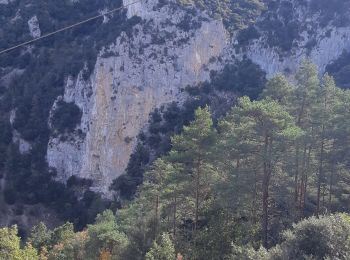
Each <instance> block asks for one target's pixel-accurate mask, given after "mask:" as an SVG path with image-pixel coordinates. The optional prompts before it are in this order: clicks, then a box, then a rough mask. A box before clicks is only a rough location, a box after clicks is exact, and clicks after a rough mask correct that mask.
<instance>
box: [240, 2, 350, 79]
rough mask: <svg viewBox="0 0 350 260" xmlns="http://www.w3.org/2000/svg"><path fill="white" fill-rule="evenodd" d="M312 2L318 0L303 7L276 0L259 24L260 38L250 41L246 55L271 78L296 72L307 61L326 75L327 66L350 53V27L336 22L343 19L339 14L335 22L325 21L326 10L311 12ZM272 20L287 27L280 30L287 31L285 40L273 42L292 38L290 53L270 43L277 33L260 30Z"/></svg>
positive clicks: (302, 5)
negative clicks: (343, 54)
mask: <svg viewBox="0 0 350 260" xmlns="http://www.w3.org/2000/svg"><path fill="white" fill-rule="evenodd" d="M313 1H314V2H315V1H316V0H310V1H308V2H307V3H304V4H302V3H300V2H299V1H296V0H288V1H282V0H280V1H276V3H275V4H276V5H279V7H278V8H276V9H274V10H272V11H268V12H267V13H265V14H264V15H263V16H262V17H261V18H260V21H258V23H257V28H258V31H259V33H260V37H259V38H258V39H255V40H253V41H251V42H250V44H249V46H248V48H247V50H246V51H245V52H244V55H246V56H247V57H248V58H250V59H251V60H252V61H253V62H255V63H256V64H258V65H260V66H261V68H262V69H263V70H265V71H266V72H267V75H268V76H269V77H271V76H273V75H274V74H276V73H278V72H281V73H286V74H288V73H294V72H295V71H296V70H297V68H298V66H299V65H300V63H301V62H302V60H303V59H305V58H309V59H311V60H312V61H313V62H314V63H315V64H317V65H318V67H319V69H320V72H321V73H323V72H324V71H325V68H326V66H327V65H328V64H329V63H331V62H332V61H334V60H336V59H337V58H338V57H339V56H340V55H341V54H342V52H343V51H349V50H350V25H349V24H346V23H344V24H340V23H339V22H336V21H335V20H336V19H341V18H340V17H337V14H335V17H334V20H332V19H330V18H329V17H326V18H328V19H326V22H325V21H324V20H325V17H323V16H322V15H323V12H327V10H316V11H315V10H312V2H313ZM277 3H278V4H277ZM286 12H287V13H286ZM283 16H284V17H283ZM271 17H277V18H274V19H276V20H277V22H278V21H279V22H280V26H281V27H283V26H285V28H283V29H280V30H282V31H283V30H285V31H284V32H283V33H285V34H284V35H283V37H282V38H275V39H274V40H272V42H273V41H275V42H277V43H278V42H283V41H285V39H284V37H291V36H290V35H293V36H292V37H291V46H292V47H291V49H290V50H288V51H286V50H281V48H280V47H279V46H274V45H273V44H271V39H269V37H271V34H272V35H273V34H276V31H269V28H270V27H267V30H266V28H265V30H264V29H262V30H261V28H259V24H262V23H264V22H266V23H271V21H273V20H271V19H272V18H271ZM330 17H332V16H330ZM274 22H275V23H276V21H274ZM288 26H290V28H289V27H288ZM261 27H264V26H261ZM270 29H271V28H270ZM271 30H272V29H271ZM274 30H275V29H274ZM277 30H278V29H277ZM295 31H297V33H296V32H295Z"/></svg>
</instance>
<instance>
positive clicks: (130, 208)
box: [0, 61, 350, 260]
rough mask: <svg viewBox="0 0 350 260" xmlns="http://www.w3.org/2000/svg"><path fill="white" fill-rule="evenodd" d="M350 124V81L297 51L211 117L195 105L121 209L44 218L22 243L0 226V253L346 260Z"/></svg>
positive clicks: (53, 256) (208, 111)
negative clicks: (286, 68)
mask: <svg viewBox="0 0 350 260" xmlns="http://www.w3.org/2000/svg"><path fill="white" fill-rule="evenodd" d="M349 126H350V91H349V90H343V89H340V88H338V87H336V84H335V82H334V80H333V78H332V77H331V76H329V75H327V74H326V75H324V76H323V77H322V79H321V80H320V79H319V75H318V70H317V67H316V66H315V65H313V64H312V63H311V62H310V61H304V62H303V64H302V65H301V67H300V70H299V71H298V72H297V74H296V75H295V77H294V79H293V81H288V80H287V79H286V78H285V77H284V76H282V75H277V76H275V77H274V78H272V79H270V80H269V81H268V82H267V84H266V86H265V88H264V90H263V92H262V94H261V95H260V96H259V97H258V98H257V99H256V100H251V99H250V98H249V97H246V96H244V97H241V98H238V99H237V101H236V105H235V106H234V107H232V109H231V110H230V111H229V112H228V113H227V114H226V115H224V116H223V117H221V118H220V119H219V120H218V121H217V122H215V123H214V122H213V119H212V115H211V109H210V107H208V106H203V107H199V108H198V109H197V110H196V112H195V117H194V120H193V121H192V122H191V123H190V124H189V125H188V126H185V127H184V128H183V130H182V131H181V132H180V133H179V134H176V135H174V136H173V137H172V138H171V150H170V152H168V153H167V154H166V155H164V156H163V157H162V158H159V159H157V160H156V161H155V162H154V163H153V164H152V165H151V167H149V169H148V170H147V171H146V173H145V176H144V181H143V184H142V185H141V186H139V188H138V191H137V194H136V197H135V199H134V200H133V201H130V202H128V203H125V205H123V208H122V209H120V210H118V211H117V212H116V213H113V212H112V211H111V210H107V211H105V212H103V213H101V214H99V215H98V216H97V218H96V220H95V222H94V224H91V225H88V226H87V227H86V228H85V229H84V230H83V231H80V232H75V231H74V228H73V225H72V224H71V223H66V224H64V225H62V226H60V227H57V228H56V229H54V230H49V229H48V228H47V227H46V226H45V225H44V224H39V225H38V226H35V227H34V228H33V229H32V232H31V234H30V235H29V238H28V239H27V241H26V245H25V246H23V245H21V243H20V238H19V237H18V235H17V227H16V226H13V227H8V228H3V229H0V233H1V236H0V248H1V249H2V250H0V258H1V259H148V260H151V259H153V260H155V259H169V260H170V259H229V260H231V259H232V260H233V259H266V260H270V259H281V260H282V259H349V257H350V250H349V248H350V216H349V215H348V214H346V212H349V210H350V208H349V207H350V196H349V194H350V183H349V178H350V171H349V163H350V162H349V159H348V158H349V156H348V155H349V148H348V147H349V142H350V128H349ZM340 212H341V213H340ZM343 212H345V213H343Z"/></svg>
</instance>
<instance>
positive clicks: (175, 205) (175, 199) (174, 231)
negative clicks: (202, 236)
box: [173, 194, 177, 239]
mask: <svg viewBox="0 0 350 260" xmlns="http://www.w3.org/2000/svg"><path fill="white" fill-rule="evenodd" d="M176 208H177V198H176V194H175V197H174V215H173V235H174V239H175V236H176Z"/></svg>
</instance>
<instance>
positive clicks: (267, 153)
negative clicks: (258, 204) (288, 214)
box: [262, 135, 272, 248]
mask: <svg viewBox="0 0 350 260" xmlns="http://www.w3.org/2000/svg"><path fill="white" fill-rule="evenodd" d="M271 143H272V140H269V136H268V135H266V136H265V143H264V176H263V196H262V204H263V219H262V222H263V223H262V229H263V246H264V247H265V248H267V247H268V221H269V220H268V218H269V216H268V207H269V183H270V175H271Z"/></svg>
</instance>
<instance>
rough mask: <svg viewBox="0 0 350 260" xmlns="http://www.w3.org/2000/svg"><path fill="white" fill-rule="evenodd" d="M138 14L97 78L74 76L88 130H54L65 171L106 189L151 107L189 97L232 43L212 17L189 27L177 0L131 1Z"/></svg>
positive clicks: (57, 158) (73, 96) (54, 163)
mask: <svg viewBox="0 0 350 260" xmlns="http://www.w3.org/2000/svg"><path fill="white" fill-rule="evenodd" d="M140 10H142V13H140ZM154 10H155V11H154ZM134 14H137V15H140V16H141V17H142V16H143V17H142V18H144V21H143V24H140V25H137V26H136V27H135V28H134V29H133V33H132V35H131V36H127V35H126V34H122V35H121V36H120V37H119V38H118V39H117V40H116V43H115V44H114V45H113V46H110V47H109V48H108V49H106V50H105V51H104V53H102V55H101V56H100V57H99V58H98V60H97V63H96V66H95V70H94V73H93V75H92V76H91V78H90V79H89V80H88V81H85V80H84V79H83V77H82V76H81V75H80V76H79V77H78V79H77V80H75V81H74V80H73V79H69V80H68V81H67V86H66V91H65V95H64V97H61V98H63V99H64V100H65V101H66V102H72V101H73V102H75V103H76V104H77V105H78V106H79V107H80V108H81V110H82V111H83V117H82V121H81V125H80V126H79V127H78V128H77V132H78V130H80V132H82V133H83V134H80V135H78V134H72V135H70V136H69V137H66V138H64V139H62V137H55V138H51V140H50V142H49V146H48V152H47V160H48V163H49V165H50V166H51V167H53V168H55V169H56V170H57V173H58V175H57V176H58V179H60V180H61V181H65V180H67V179H68V178H69V177H70V176H72V175H77V176H79V177H81V178H89V179H92V180H94V186H93V189H94V190H95V191H98V192H101V193H103V194H105V195H108V188H109V186H110V184H111V183H112V181H113V179H115V178H116V177H118V176H119V175H121V174H123V173H124V170H125V168H126V166H127V163H128V161H129V157H130V155H131V153H132V151H133V149H134V146H135V144H136V136H137V135H138V134H139V132H140V130H141V129H142V128H143V127H145V125H146V124H147V122H148V119H149V114H150V113H151V112H152V111H153V110H154V109H155V108H156V107H159V106H160V105H162V104H165V103H169V102H172V101H177V102H181V100H183V98H184V95H185V94H184V93H183V89H184V88H185V87H186V86H187V85H194V84H197V83H199V82H201V81H205V80H209V78H210V77H209V74H210V70H218V69H220V67H221V65H220V64H219V63H215V62H213V59H212V58H213V57H219V56H221V55H222V54H223V52H224V50H225V48H226V46H227V34H226V31H225V29H224V26H223V24H222V22H220V21H214V20H208V19H207V20H206V21H203V22H200V23H199V22H198V27H197V28H195V29H190V30H188V31H184V30H181V29H179V26H178V23H179V22H181V20H182V18H183V16H184V15H185V11H182V10H177V9H174V7H173V6H171V5H169V6H164V7H162V8H160V9H159V8H157V2H152V1H149V2H147V3H145V4H144V5H142V6H140V7H139V8H138V7H137V6H136V7H135V6H134V7H133V8H130V9H129V16H130V17H131V16H132V15H134ZM150 17H152V18H150ZM107 56H109V57H107Z"/></svg>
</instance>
